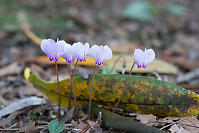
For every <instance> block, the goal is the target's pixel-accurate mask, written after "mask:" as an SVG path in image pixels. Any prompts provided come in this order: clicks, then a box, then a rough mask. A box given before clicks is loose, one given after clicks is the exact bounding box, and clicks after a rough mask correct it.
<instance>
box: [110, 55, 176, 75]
mask: <svg viewBox="0 0 199 133" xmlns="http://www.w3.org/2000/svg"><path fill="white" fill-rule="evenodd" d="M120 56H122V58H120V60H119V61H118V63H117V64H116V66H115V70H116V71H118V72H121V71H122V67H123V63H124V58H125V60H126V72H129V71H130V68H131V66H132V64H133V55H114V56H113V57H112V59H110V60H109V61H107V65H108V66H109V67H110V68H112V66H113V64H114V62H115V61H116V60H117V59H118V58H119V57H120ZM154 71H155V72H158V73H164V74H177V73H178V69H177V68H176V67H175V66H174V65H172V64H170V63H168V62H166V61H163V60H160V59H155V60H154V61H152V62H151V63H149V64H148V65H147V68H146V69H145V68H139V69H138V68H137V66H136V65H135V67H134V68H133V72H136V73H150V72H154Z"/></svg>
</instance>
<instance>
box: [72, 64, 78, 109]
mask: <svg viewBox="0 0 199 133" xmlns="http://www.w3.org/2000/svg"><path fill="white" fill-rule="evenodd" d="M76 67H77V61H76V63H75V67H74V69H73V71H72V73H71V88H72V89H73V99H74V103H75V107H77V100H76V97H75V89H74V85H73V79H74V74H75V70H76Z"/></svg>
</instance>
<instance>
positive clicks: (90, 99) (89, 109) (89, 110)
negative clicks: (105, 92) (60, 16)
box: [88, 65, 97, 120]
mask: <svg viewBox="0 0 199 133" xmlns="http://www.w3.org/2000/svg"><path fill="white" fill-rule="evenodd" d="M96 67H97V65H95V68H94V71H93V78H92V84H91V90H90V97H89V108H88V119H89V120H90V118H91V104H92V91H93V86H94V79H95V70H96Z"/></svg>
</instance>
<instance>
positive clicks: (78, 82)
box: [29, 74, 199, 117]
mask: <svg viewBox="0 0 199 133" xmlns="http://www.w3.org/2000/svg"><path fill="white" fill-rule="evenodd" d="M127 76H128V75H121V74H106V75H104V74H96V76H95V83H94V87H95V89H94V90H93V91H94V92H93V102H94V103H95V104H98V105H104V106H108V107H113V106H114V103H115V101H117V100H118V99H119V97H120V95H121V92H122V88H123V86H124V81H125V79H126V78H127ZM91 80H92V76H90V77H89V78H88V79H83V78H82V77H81V76H75V77H74V89H75V91H76V92H77V93H76V98H77V99H78V101H77V104H78V105H80V106H81V105H86V104H88V99H89V89H88V88H89V86H90V84H91ZM29 81H30V82H31V83H32V84H33V85H34V86H35V87H36V88H37V89H38V90H40V91H41V92H42V93H44V94H45V95H46V96H48V97H49V98H50V99H51V100H53V101H54V102H56V103H57V102H58V95H57V90H58V89H57V83H56V82H53V83H48V82H45V81H43V80H41V79H40V78H39V77H38V76H37V75H35V74H30V77H29ZM60 88H61V99H64V100H61V101H62V102H61V105H63V106H66V105H67V100H66V97H65V95H67V94H68V92H69V90H68V89H69V88H70V79H66V80H62V81H60ZM163 92H164V93H163ZM168 97H170V98H168ZM198 99H199V95H198V94H197V93H195V92H192V91H189V90H186V89H184V88H182V87H180V86H177V85H175V84H172V83H168V82H164V81H160V80H156V79H153V78H149V77H144V76H133V75H132V76H130V78H129V82H128V87H127V89H126V92H125V94H124V96H123V98H122V100H121V103H120V106H119V108H122V109H124V110H127V111H132V112H140V113H144V114H146V113H147V114H153V115H158V116H181V117H185V116H195V115H198V114H199V108H198V107H199V106H198V105H199V100H198ZM72 104H74V103H72Z"/></svg>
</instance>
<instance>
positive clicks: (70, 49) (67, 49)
mask: <svg viewBox="0 0 199 133" xmlns="http://www.w3.org/2000/svg"><path fill="white" fill-rule="evenodd" d="M76 50H77V49H76V48H75V47H74V46H71V45H70V44H65V45H64V52H63V54H62V55H61V57H62V58H64V59H66V63H74V61H75V60H76V59H77V56H76V52H77V51H76Z"/></svg>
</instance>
